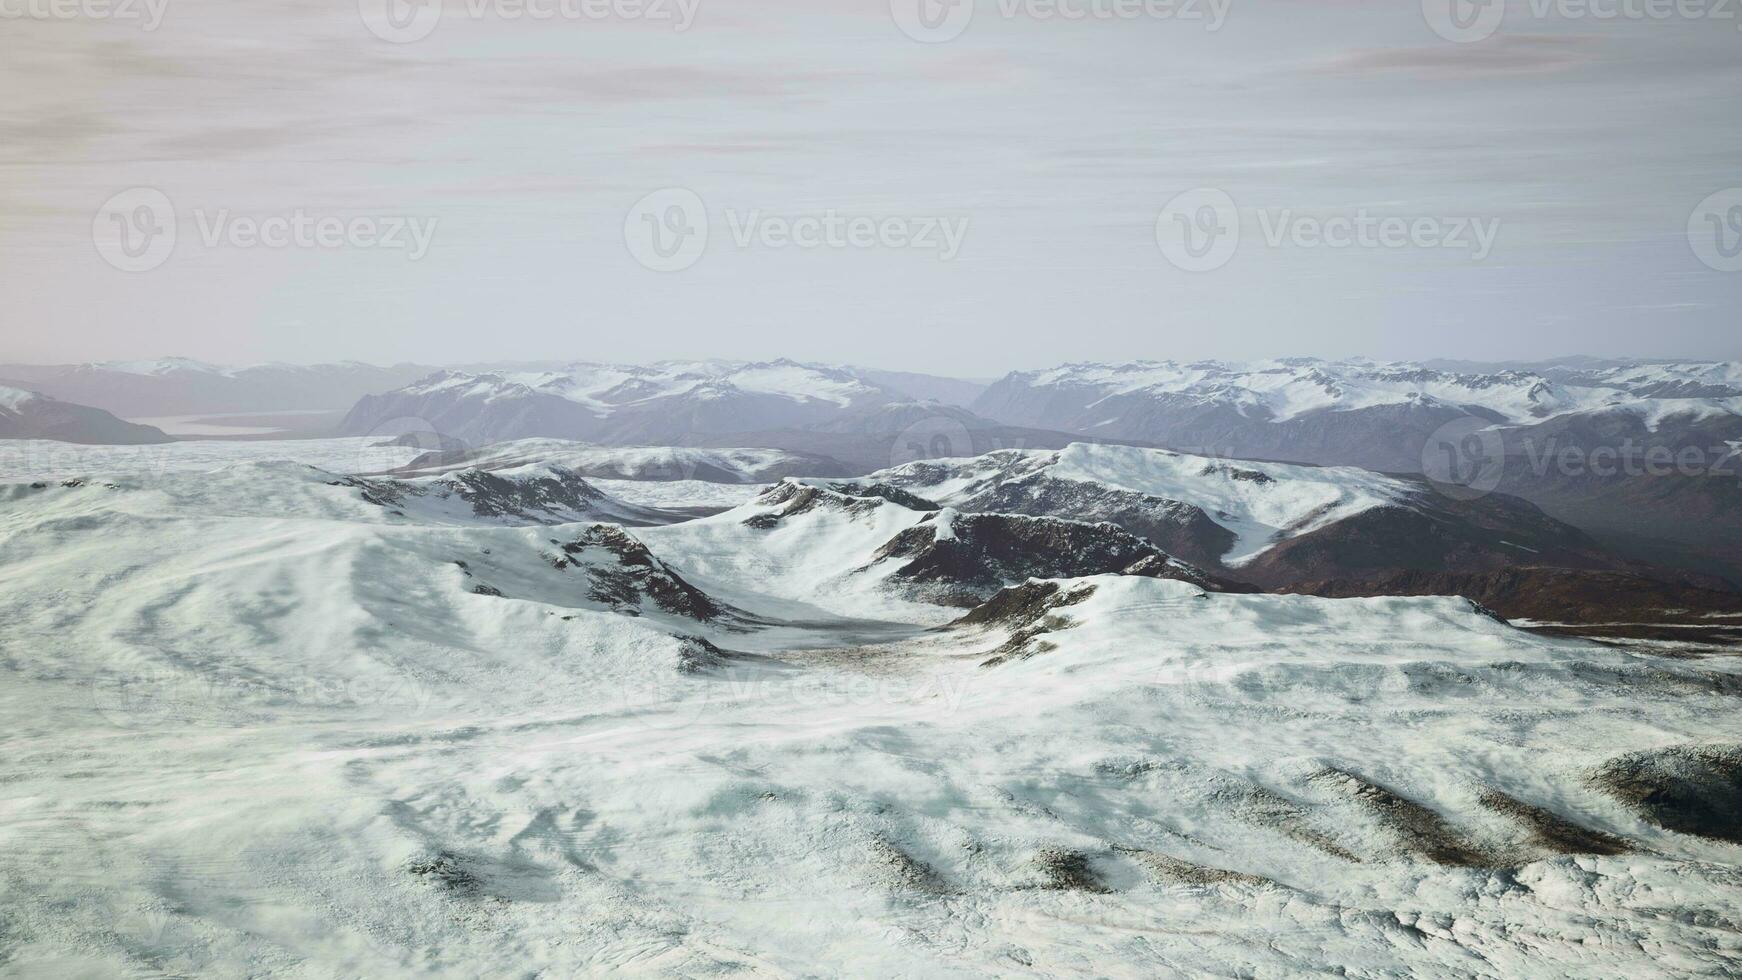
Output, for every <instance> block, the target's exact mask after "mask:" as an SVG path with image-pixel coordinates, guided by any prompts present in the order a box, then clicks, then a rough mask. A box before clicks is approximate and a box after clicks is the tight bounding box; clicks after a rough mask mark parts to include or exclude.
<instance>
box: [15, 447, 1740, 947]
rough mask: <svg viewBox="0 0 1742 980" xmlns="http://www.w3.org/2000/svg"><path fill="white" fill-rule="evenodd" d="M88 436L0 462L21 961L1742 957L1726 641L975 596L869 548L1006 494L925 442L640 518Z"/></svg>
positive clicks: (1448, 601) (1373, 601)
mask: <svg viewBox="0 0 1742 980" xmlns="http://www.w3.org/2000/svg"><path fill="white" fill-rule="evenodd" d="M244 451H245V452H250V453H254V452H258V451H259V450H258V448H254V449H247V450H238V452H244ZM1252 469H1254V470H1257V469H1259V468H1258V467H1252ZM79 477H80V478H77V479H71V478H69V479H67V480H65V481H64V483H63V481H61V480H47V479H43V480H38V481H34V482H35V483H39V484H40V485H33V484H32V483H30V482H26V483H11V484H7V485H4V486H0V517H3V519H0V622H3V623H5V624H6V625H5V628H4V629H3V630H0V670H3V671H4V673H5V678H4V683H0V726H3V727H0V731H4V735H0V740H3V743H0V747H3V749H4V751H3V753H0V757H3V758H4V759H5V762H4V764H3V765H4V770H3V771H0V779H3V780H4V782H5V785H6V788H7V792H6V793H5V794H4V797H5V802H4V803H3V804H0V806H3V807H4V819H0V972H5V973H8V974H14V975H26V976H38V975H41V976H75V975H99V976H111V975H147V974H149V975H198V976H241V975H249V976H334V975H342V976H406V975H411V976H478V975H494V974H497V973H500V972H502V971H503V970H513V971H516V972H525V973H540V972H542V973H545V974H549V975H552V976H583V975H599V974H603V973H606V972H612V971H618V972H628V973H632V974H639V975H669V976H706V975H721V974H727V973H736V974H742V975H753V976H794V975H797V976H808V975H841V974H852V975H908V976H938V975H947V976H987V977H992V976H997V977H1003V976H1012V975H1036V976H1056V975H1097V976H1131V977H1150V976H1168V975H1204V974H1211V975H1236V976H1292V975H1301V974H1310V973H1319V972H1329V971H1341V972H1344V973H1347V974H1350V975H1356V976H1397V975H1418V976H1446V977H1457V976H1469V977H1488V976H1564V975H1580V976H1697V975H1704V976H1723V975H1734V974H1735V973H1736V972H1737V971H1738V970H1739V969H1742V919H1739V917H1738V915H1737V912H1736V909H1738V908H1742V872H1739V867H1738V866H1739V862H1742V845H1739V844H1738V843H1736V841H1737V839H1738V837H1739V836H1742V827H1739V825H1738V816H1737V814H1738V809H1739V808H1738V802H1739V795H1742V787H1739V783H1738V769H1739V767H1738V759H1739V758H1742V722H1739V720H1738V719H1742V711H1738V707H1739V706H1742V702H1739V701H1738V698H1739V697H1742V676H1739V672H1738V670H1737V666H1736V663H1735V661H1734V660H1733V659H1732V658H1727V657H1713V658H1707V659H1700V658H1678V659H1671V658H1664V657H1657V656H1652V655H1648V654H1643V653H1635V652H1630V651H1628V650H1626V649H1619V648H1612V647H1607V646H1599V645H1596V644H1591V643H1587V642H1584V641H1579V640H1574V639H1565V638H1555V637H1546V636H1539V635H1534V634H1530V633H1525V632H1522V631H1519V630H1516V629H1513V628H1511V627H1509V626H1507V625H1506V624H1505V623H1504V622H1501V621H1499V620H1497V619H1496V618H1494V617H1492V616H1489V615H1485V614H1484V613H1483V612H1482V611H1481V610H1480V609H1478V608H1476V607H1474V606H1473V605H1472V603H1470V602H1468V601H1467V600H1463V599H1458V598H1450V597H1409V598H1399V597H1387V598H1357V599H1324V598H1315V597H1309V596H1292V595H1255V594H1237V593H1231V592H1225V591H1217V590H1216V589H1215V588H1213V587H1205V585H1204V584H1202V583H1198V582H1194V581H1181V580H1178V579H1175V578H1165V577H1153V576H1149V575H1139V574H1128V575H1121V574H1094V575H1083V576H1080V577H1067V578H1058V579H1044V580H1034V581H1029V580H1020V581H1010V580H1008V578H1007V576H1006V575H1004V574H996V575H993V576H992V577H993V578H996V579H998V580H999V582H1000V583H1002V584H1001V586H1000V587H997V588H993V587H992V586H991V585H988V586H987V587H986V588H987V591H986V593H985V594H986V597H987V598H986V601H985V602H983V603H981V604H978V605H976V606H974V607H972V608H968V609H964V608H961V607H958V606H949V605H940V604H937V603H936V602H932V601H926V599H927V598H928V597H926V596H923V595H915V594H914V593H912V592H911V591H909V590H907V589H904V588H903V587H902V583H901V581H900V576H899V574H898V572H899V571H900V569H901V568H903V567H905V565H906V564H907V561H906V560H904V558H903V557H890V558H887V559H883V560H878V559H877V557H876V556H877V555H878V553H879V552H880V550H882V549H884V548H885V547H886V546H888V545H889V544H890V542H892V541H896V540H898V539H903V536H904V535H909V534H913V536H914V537H915V538H916V539H918V543H919V546H920V550H921V551H923V550H924V549H925V548H928V547H929V548H936V547H939V546H949V547H977V545H976V542H977V541H978V540H979V536H980V534H981V533H982V532H981V529H980V528H979V527H978V526H977V525H976V524H975V520H976V517H977V516H978V515H974V514H970V513H968V512H966V511H964V510H962V509H961V508H959V507H956V506H955V505H950V506H951V508H952V509H937V508H932V507H929V506H927V507H916V506H911V505H913V504H914V503H915V500H913V499H908V498H906V497H904V495H912V497H914V498H920V499H921V500H924V501H925V502H926V503H928V504H938V503H940V502H941V501H940V500H939V499H938V496H936V495H932V494H928V493H926V492H925V491H924V490H923V488H920V487H917V486H912V485H899V486H895V485H892V486H890V487H889V488H887V489H884V490H874V489H872V488H859V487H857V486H849V487H846V488H845V489H843V488H837V487H835V486H833V485H831V484H833V483H837V482H839V481H837V480H828V479H823V480H817V481H814V482H810V483H806V482H785V483H782V484H779V485H776V486H775V487H772V488H770V489H769V490H768V491H767V492H766V493H764V494H763V495H761V496H759V497H758V498H756V499H754V500H751V501H749V502H747V503H745V504H743V505H741V506H739V507H737V508H735V509H733V510H730V511H727V512H724V513H721V514H717V515H713V516H710V517H706V518H702V519H698V520H689V521H684V522H681V523H674V524H669V525H664V526H653V527H645V528H636V529H624V528H623V527H621V526H618V525H616V524H610V523H606V524H601V523H598V522H597V521H595V520H593V519H591V518H587V517H584V516H583V517H582V522H581V523H574V524H567V523H565V524H559V525H548V526H547V525H541V524H530V525H528V526H505V525H504V523H503V521H502V519H501V515H500V514H480V513H478V512H477V510H476V507H475V506H474V505H473V503H471V502H468V501H466V500H465V499H464V497H463V495H459V490H458V489H454V490H453V493H454V494H456V496H453V497H451V498H449V499H447V501H446V502H445V503H443V508H444V509H442V510H440V512H439V513H423V512H420V511H419V510H418V509H417V508H416V507H408V508H406V509H405V510H404V514H403V516H396V515H394V514H392V513H391V512H390V510H389V508H390V507H392V506H393V505H392V504H391V502H388V503H380V502H371V501H370V500H368V499H365V496H364V494H365V493H366V492H372V491H370V490H369V487H370V486H372V484H364V483H358V482H355V481H352V480H351V479H350V478H349V477H347V476H346V475H345V474H343V473H340V472H334V471H328V470H320V469H315V468H312V467H309V466H305V465H300V464H287V463H251V464H244V465H237V466H231V467H226V468H221V469H217V470H214V471H209V472H199V473H183V472H148V473H109V474H105V473H101V472H90V473H83V474H80V475H79ZM877 482H887V481H877ZM1135 489H1136V490H1137V491H1138V492H1147V491H1141V488H1135ZM896 491H899V492H896ZM436 493H437V492H436V491H434V490H431V491H430V495H429V496H424V497H419V498H417V501H418V502H421V503H423V504H430V501H431V499H432V496H434V495H435V494H436ZM944 496H948V494H945V495H944ZM496 499H497V498H495V497H494V496H492V497H489V500H490V502H491V503H490V508H489V509H491V510H496V511H503V512H505V510H504V508H500V507H498V506H497V505H496V503H495V501H496ZM575 499H576V500H580V499H581V498H580V497H577V498H575ZM904 499H905V500H906V503H903V500H904ZM550 501H551V498H549V497H547V496H539V497H538V499H537V503H538V507H540V508H544V509H546V510H560V509H562V508H563V507H567V506H568V505H567V504H566V503H563V504H561V505H560V506H556V505H552V504H551V502H550ZM586 502H588V503H589V505H595V504H597V503H598V501H597V500H596V499H595V498H591V497H587V498H586ZM526 503H527V501H524V500H520V499H518V498H516V501H515V508H518V509H520V510H526V509H527V508H526V506H525V505H526ZM1204 503H1208V502H1207V501H1205V502H1204ZM462 505H463V506H462ZM431 506H433V505H431ZM1194 506H1197V505H1196V504H1194ZM508 509H514V508H508ZM1200 509H1205V508H1200ZM1205 512H1206V513H1207V514H1208V513H1210V509H1205ZM1212 516H1213V515H1212ZM1003 520H1004V522H1005V523H1003V524H999V523H996V522H994V523H993V524H991V525H988V526H994V527H1000V528H1002V529H1003V530H1006V531H1007V530H1008V529H1009V528H1010V527H1015V526H1016V522H1019V521H1020V520H1029V518H1023V519H1013V518H1009V517H1007V516H1006V517H1005V518H1004V519H1003ZM1064 525H1068V526H1069V528H1070V530H1069V531H1066V532H1058V533H1066V534H1067V543H1068V545H1069V546H1070V547H1071V548H1072V550H1074V551H1080V552H1081V553H1082V554H1081V555H1079V556H1077V557H1082V556H1089V555H1094V554H1096V553H1105V554H1107V555H1110V556H1111V555H1114V554H1117V556H1118V557H1120V558H1122V557H1124V556H1125V554H1126V552H1125V551H1123V550H1121V549H1123V548H1126V547H1128V545H1126V544H1125V543H1124V542H1125V541H1126V538H1125V537H1119V536H1117V535H1126V536H1127V537H1131V536H1132V535H1131V534H1130V532H1128V531H1118V532H1117V534H1109V535H1104V536H1103V535H1101V534H1100V533H1099V532H1097V531H1096V529H1097V528H1098V527H1099V525H1096V524H1092V523H1087V522H1081V521H1078V522H1070V521H1063V520H1061V519H1058V518H1048V519H1045V520H1043V521H1042V522H1041V523H1040V524H1039V525H1037V526H1042V527H1045V528H1048V529H1049V530H1047V532H1046V533H1047V534H1049V535H1050V534H1053V533H1055V530H1056V528H1057V527H1062V526H1064ZM928 528H929V534H927V533H926V530H925V529H928ZM946 528H947V531H946V530H945V529H946ZM915 532H917V533H915ZM1078 535H1082V536H1083V537H1080V538H1079V537H1078ZM1018 540H1020V539H1018ZM1148 546H1149V547H1151V548H1155V547H1156V545H1155V544H1154V542H1153V541H1151V542H1149V545H1148ZM999 554H1002V552H1000V553H999ZM1018 554H1019V556H1020V558H1021V561H1022V562H1026V561H1029V560H1030V559H1036V560H1038V558H1037V556H1038V555H1039V554H1040V553H1039V552H1035V553H1030V552H1027V551H1021V552H1018ZM1045 557H1046V560H1060V559H1059V558H1058V556H1056V555H1054V554H1052V553H1051V552H1050V551H1047V552H1046V553H1045ZM1073 560H1075V559H1073ZM1024 570H1025V569H1024V568H1023V567H1021V566H1020V563H1018V564H1017V565H1016V566H1013V567H1011V568H1010V569H1008V572H1009V577H1014V576H1015V575H1017V574H1020V573H1022V572H1023V571H1024ZM1106 570H1107V571H1116V569H1111V568H1108V569H1106ZM958 577H959V576H952V579H951V584H952V585H960V584H961V583H958V582H956V581H955V578H958ZM1212 586H1213V583H1212ZM973 588H974V589H979V588H980V586H979V585H978V584H976V585H974V586H973Z"/></svg>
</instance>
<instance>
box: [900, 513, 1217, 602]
mask: <svg viewBox="0 0 1742 980" xmlns="http://www.w3.org/2000/svg"><path fill="white" fill-rule="evenodd" d="M940 528H942V530H940ZM872 560H873V561H874V562H875V561H888V560H905V563H904V564H903V565H902V566H901V567H900V568H899V569H897V570H896V572H895V577H896V578H897V579H898V580H901V581H904V582H907V583H912V584H914V585H918V586H930V587H931V588H929V589H925V590H924V591H927V592H928V593H930V594H931V595H932V597H933V598H934V600H935V601H939V602H944V603H947V604H954V605H977V604H979V603H980V602H981V601H982V600H984V599H985V598H986V597H988V596H990V595H991V594H993V593H994V592H996V591H997V590H998V589H1001V588H1004V587H1005V586H1007V585H1010V584H1012V583H1016V582H1023V581H1026V580H1028V579H1030V578H1080V577H1083V576H1089V575H1109V574H1112V575H1119V574H1123V575H1142V576H1146V577H1150V578H1172V579H1179V580H1181V581H1186V582H1190V583H1192V584H1194V585H1197V586H1199V587H1201V588H1215V587H1217V586H1218V585H1219V584H1220V583H1216V582H1215V581H1214V580H1212V579H1211V578H1210V576H1208V575H1206V574H1205V573H1204V572H1202V571H1201V570H1199V569H1197V568H1194V567H1192V566H1190V565H1187V564H1185V563H1184V562H1180V561H1177V560H1175V559H1174V558H1172V556H1170V555H1168V554H1166V553H1164V552H1162V551H1161V550H1160V549H1158V548H1156V547H1155V546H1154V545H1152V544H1150V543H1149V542H1147V541H1144V540H1143V539H1141V538H1138V537H1136V536H1134V535H1132V534H1129V533H1127V532H1125V531H1123V530H1120V529H1119V528H1117V527H1115V526H1113V525H1111V524H1084V523H1080V522H1076V521H1065V520H1058V519H1055V518H1045V517H1021V516H1016V515H1009V514H969V515H960V514H949V513H948V512H943V513H941V514H940V515H939V516H938V517H935V518H931V519H928V520H926V521H924V522H922V523H920V524H917V525H915V526H913V527H911V528H908V529H907V530H905V531H903V532H901V533H900V534H898V535H896V536H895V537H893V538H891V539H890V540H889V541H888V542H886V543H885V544H884V545H883V547H882V548H880V549H878V551H877V553H876V554H875V555H874V556H873V559H872Z"/></svg>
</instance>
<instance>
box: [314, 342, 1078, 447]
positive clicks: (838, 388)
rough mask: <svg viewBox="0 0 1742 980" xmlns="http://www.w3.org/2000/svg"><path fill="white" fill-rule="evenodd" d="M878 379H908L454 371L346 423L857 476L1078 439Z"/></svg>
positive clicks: (834, 370)
mask: <svg viewBox="0 0 1742 980" xmlns="http://www.w3.org/2000/svg"><path fill="white" fill-rule="evenodd" d="M873 376H876V377H882V378H889V377H895V380H897V381H903V382H904V383H905V381H906V378H905V377H904V376H901V377H896V376H892V375H890V374H889V373H888V372H869V371H862V370H860V369H856V368H845V367H829V366H823V365H814V364H799V363H796V362H793V361H787V360H780V361H771V362H754V363H752V362H738V361H674V362H667V363H661V364H655V365H649V366H635V365H606V364H574V365H569V366H567V367H564V368H562V369H561V370H539V371H521V372H489V373H482V374H479V373H472V372H464V371H442V372H438V373H436V374H432V375H430V376H429V377H426V378H423V379H420V380H419V381H417V382H415V383H413V384H410V385H407V386H405V387H403V388H400V389H397V390H395V391H390V392H386V393H384V394H380V395H373V396H370V397H367V398H364V399H362V400H361V401H359V402H358V403H357V405H356V407H355V408H354V409H352V411H351V413H350V415H349V416H348V417H347V418H346V420H345V422H344V425H343V427H342V429H343V431H344V432H346V433H349V434H353V435H366V434H368V435H385V436H397V435H399V434H400V433H401V432H402V431H404V430H406V429H408V428H411V429H420V430H423V431H434V432H436V433H439V434H440V435H441V436H442V437H443V438H446V439H449V440H454V441H456V442H459V443H465V444H468V445H471V446H487V445H489V444H491V443H495V442H501V441H511V440H518V439H524V438H536V437H544V438H555V439H570V440H583V441H588V442H597V443H604V444H608V445H614V446H689V447H721V448H729V447H738V446H761V447H767V448H772V449H780V450H786V451H789V452H793V453H800V454H804V455H808V456H813V457H826V458H827V459H832V460H834V461H836V462H837V463H838V464H839V466H841V467H845V468H847V469H850V470H851V471H852V472H855V473H864V472H867V471H869V470H873V469H877V468H879V467H883V466H888V465H889V464H890V463H892V462H899V461H902V460H906V459H914V458H927V457H930V456H937V455H959V454H972V453H977V452H986V451H988V450H991V449H996V448H1002V447H1008V446H1024V447H1033V446H1046V447H1053V448H1057V447H1060V446H1063V445H1065V444H1067V443H1069V442H1070V441H1071V437H1070V436H1068V435H1065V434H1063V433H1059V432H1048V431H1041V430H1036V429H1027V428H1022V427H1017V426H1008V425H1004V424H1002V423H999V422H995V421H992V420H990V419H985V418H981V417H980V416H978V415H975V414H974V413H973V412H971V411H968V410H967V409H964V408H959V407H954V406H950V405H945V404H942V403H939V402H920V401H915V400H913V398H912V397H910V396H909V395H908V394H906V392H904V391H901V390H897V389H895V388H890V387H885V386H884V385H882V384H879V383H876V382H874V381H872V380H870V379H871V378H872V377H873Z"/></svg>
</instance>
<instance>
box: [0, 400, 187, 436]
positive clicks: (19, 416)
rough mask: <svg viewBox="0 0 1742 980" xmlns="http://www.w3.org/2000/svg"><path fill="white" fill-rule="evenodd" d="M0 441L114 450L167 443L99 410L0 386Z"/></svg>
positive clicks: (157, 431)
mask: <svg viewBox="0 0 1742 980" xmlns="http://www.w3.org/2000/svg"><path fill="white" fill-rule="evenodd" d="M0 439H51V440H55V441H57V442H76V443H90V444H105V445H117V446H130V445H140V444H144V443H157V442H169V441H170V439H169V436H166V435H164V434H163V431H162V430H161V429H157V428H153V427H152V426H149V425H136V424H134V423H132V422H125V421H122V420H121V419H118V418H116V417H115V416H113V415H111V414H109V413H108V412H105V411H103V410H102V409H100V408H91V407H89V406H87V405H75V404H73V403H71V402H64V401H61V400H59V399H56V398H50V397H48V396H47V395H43V394H41V393H39V392H34V391H25V390H23V389H21V388H9V387H5V386H0Z"/></svg>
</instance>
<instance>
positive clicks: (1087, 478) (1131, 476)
mask: <svg viewBox="0 0 1742 980" xmlns="http://www.w3.org/2000/svg"><path fill="white" fill-rule="evenodd" d="M1029 480H1067V481H1075V482H1079V483H1092V484H1097V485H1100V486H1107V487H1113V488H1116V489H1120V490H1129V491H1132V492H1133V493H1141V494H1148V495H1150V496H1153V497H1160V498H1163V499H1165V500H1175V501H1180V502H1183V503H1187V504H1191V505H1192V506H1195V507H1198V508H1200V509H1202V510H1203V511H1204V512H1205V513H1206V514H1207V515H1208V516H1209V517H1210V519H1211V520H1213V521H1215V522H1216V523H1217V524H1220V525H1221V526H1223V527H1225V528H1227V529H1228V530H1230V531H1232V532H1234V534H1235V536H1236V542H1235V544H1234V546H1233V547H1232V548H1231V549H1229V551H1228V553H1227V554H1226V555H1224V556H1223V558H1222V560H1223V562H1224V563H1225V564H1228V565H1231V566H1235V565H1239V564H1240V563H1242V562H1246V561H1250V560H1251V559H1253V558H1255V557H1257V556H1258V555H1260V554H1262V553H1263V552H1264V551H1266V550H1268V549H1269V548H1270V547H1271V546H1272V545H1274V544H1276V543H1277V541H1279V540H1281V539H1283V538H1285V537H1289V536H1293V535H1297V534H1304V533H1306V532H1308V531H1313V530H1317V529H1318V528H1321V527H1325V526H1326V525H1329V524H1334V523H1336V522H1337V521H1341V520H1346V519H1348V518H1350V517H1353V516H1355V515H1356V514H1359V513H1362V512H1363V511H1367V510H1371V509H1372V508H1374V507H1383V506H1387V505H1394V504H1398V503H1401V502H1403V501H1406V500H1408V499H1409V497H1411V496H1412V495H1413V494H1415V493H1416V492H1418V490H1417V488H1416V487H1414V486H1412V485H1411V484H1408V483H1405V482H1403V481H1401V480H1395V479H1391V478H1389V477H1385V476H1381V475H1379V474H1377V473H1370V472H1368V471H1367V470H1362V469H1357V468H1355V467H1352V466H1323V467H1321V466H1296V465H1290V464H1286V463H1255V462H1248V461H1246V460H1230V459H1219V458H1216V457H1210V456H1194V455H1190V454H1186V453H1175V452H1169V451H1167V450H1160V449H1140V448H1137V447H1133V446H1100V445H1090V444H1088V443H1072V444H1071V445H1070V446H1068V447H1066V448H1064V449H1062V450H1057V451H1043V450H1026V451H1025V450H1014V449H1013V450H1004V451H1000V452H994V453H988V454H986V455H984V456H979V457H975V458H972V459H961V460H929V461H926V462H920V463H909V464H906V465H904V466H898V467H895V468H893V469H888V470H883V471H881V472H878V473H873V474H871V475H870V476H867V477H864V478H863V481H862V482H865V483H876V482H880V481H881V482H889V483H894V484H896V485H898V486H901V487H904V488H906V489H909V490H911V491H913V492H914V493H916V494H919V495H920V496H922V497H927V498H929V499H931V500H933V501H936V502H937V503H940V504H952V505H959V504H963V503H966V502H967V501H969V500H971V499H973V498H974V497H976V496H978V495H980V494H982V493H984V492H986V491H987V490H989V489H991V488H992V487H994V486H997V485H998V484H1001V483H1013V482H1022V481H1029Z"/></svg>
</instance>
